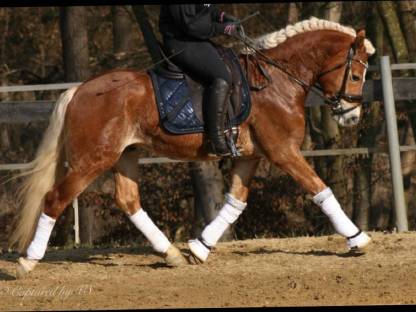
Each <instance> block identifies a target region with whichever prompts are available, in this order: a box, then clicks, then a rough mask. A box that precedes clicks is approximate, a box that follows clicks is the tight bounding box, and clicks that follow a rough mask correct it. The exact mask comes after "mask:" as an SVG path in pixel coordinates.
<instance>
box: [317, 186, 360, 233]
mask: <svg viewBox="0 0 416 312" xmlns="http://www.w3.org/2000/svg"><path fill="white" fill-rule="evenodd" d="M313 201H314V203H315V204H317V205H319V206H320V207H321V209H322V211H323V212H324V213H325V214H326V215H327V216H328V217H329V220H331V222H332V225H333V226H334V228H335V230H336V231H337V232H338V233H339V234H341V235H342V236H345V237H351V236H354V235H356V234H357V233H358V231H359V230H358V228H357V227H356V226H355V225H354V223H352V221H351V220H350V218H348V216H347V215H346V214H345V212H344V211H343V210H342V208H341V206H340V204H339V203H338V201H337V199H336V198H335V196H334V194H333V193H332V191H331V189H330V188H329V187H327V188H326V189H324V190H323V191H322V192H320V193H319V194H317V195H315V196H314V198H313Z"/></svg>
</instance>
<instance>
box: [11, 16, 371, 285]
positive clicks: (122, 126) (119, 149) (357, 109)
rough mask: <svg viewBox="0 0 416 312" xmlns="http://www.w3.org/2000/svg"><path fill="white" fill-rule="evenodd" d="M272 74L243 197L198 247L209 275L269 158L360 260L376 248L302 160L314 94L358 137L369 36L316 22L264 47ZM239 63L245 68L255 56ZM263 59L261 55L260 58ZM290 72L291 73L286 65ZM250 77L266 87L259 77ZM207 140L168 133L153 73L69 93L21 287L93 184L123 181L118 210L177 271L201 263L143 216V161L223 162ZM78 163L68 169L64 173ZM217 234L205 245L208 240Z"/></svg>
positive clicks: (257, 117)
mask: <svg viewBox="0 0 416 312" xmlns="http://www.w3.org/2000/svg"><path fill="white" fill-rule="evenodd" d="M255 44H256V47H257V49H259V51H261V53H262V54H263V55H264V56H266V57H267V58H268V60H272V61H271V62H265V63H264V67H265V69H266V70H267V72H268V73H269V76H270V78H271V83H270V85H269V86H268V87H266V88H263V89H262V90H258V91H252V92H251V94H250V97H251V103H252V108H251V111H250V114H249V116H248V118H247V119H246V121H244V122H243V123H242V124H241V125H240V127H239V136H238V139H237V146H238V147H239V150H240V153H241V155H240V156H239V157H236V158H233V167H232V174H231V176H232V177H231V186H230V189H229V192H228V193H227V194H226V195H225V202H224V206H223V207H222V209H221V210H220V212H219V214H218V216H217V218H216V219H214V221H212V222H211V223H210V224H209V225H207V226H206V227H205V229H204V231H203V232H202V236H201V237H199V238H196V239H193V240H189V241H188V247H189V249H190V254H191V255H192V256H193V258H194V260H197V262H198V263H202V262H204V261H206V259H207V256H208V254H209V252H210V249H211V248H212V247H213V245H215V243H216V241H217V240H218V239H219V237H220V236H221V234H222V233H223V231H224V230H225V228H226V227H227V226H228V225H230V224H232V223H233V222H234V221H235V220H236V219H237V218H238V216H239V215H240V214H241V213H242V211H243V210H244V208H245V206H246V201H247V198H248V194H249V188H250V181H251V180H252V178H253V176H254V174H255V171H256V168H257V166H258V164H259V161H260V159H261V158H263V157H264V158H266V159H268V160H269V161H270V162H271V163H272V164H274V165H276V166H277V167H279V168H280V169H281V170H283V171H284V172H286V173H287V174H289V175H290V176H291V177H292V178H293V179H294V180H295V181H296V182H297V183H298V184H299V185H300V186H302V187H303V189H304V190H305V191H307V192H308V193H309V194H311V195H312V196H313V201H314V202H315V203H316V204H317V205H319V206H320V207H321V209H322V211H323V212H324V213H325V214H326V215H327V216H328V218H329V219H330V221H331V222H332V225H333V226H334V228H335V230H336V232H337V233H338V234H340V235H342V236H344V237H345V238H346V241H347V245H348V247H349V248H350V249H351V250H354V249H355V250H357V249H364V248H366V247H368V245H369V243H370V241H371V238H370V237H369V236H368V235H367V234H366V233H364V232H362V231H360V230H359V229H358V228H357V227H356V226H355V225H354V224H353V223H352V221H351V220H350V219H349V218H348V217H347V216H346V214H345V213H344V211H343V210H342V208H341V207H340V205H339V203H338V201H337V199H336V198H335V196H334V194H333V193H332V191H331V189H330V188H329V187H328V186H327V185H326V184H325V183H324V182H323V181H322V180H321V179H320V178H319V176H318V175H317V174H316V172H315V171H314V170H313V168H312V167H311V166H310V165H309V164H308V162H307V161H306V160H305V158H304V157H303V156H302V154H301V151H300V146H301V144H302V142H303V139H304V135H305V108H304V103H305V100H306V97H307V94H308V93H309V91H310V90H311V89H312V88H313V86H314V85H319V86H320V88H321V90H322V96H323V97H324V98H325V99H327V102H328V103H330V107H331V109H332V111H333V113H334V118H335V120H336V121H337V122H338V124H339V125H340V126H346V127H351V126H354V125H357V123H358V122H359V120H360V116H361V106H360V104H361V102H362V92H363V85H364V82H365V74H366V69H367V66H368V63H367V62H368V57H369V56H370V55H372V54H373V53H374V52H375V49H374V47H373V45H372V44H371V42H370V41H369V40H368V39H367V38H366V37H365V30H364V29H361V30H357V31H356V30H354V29H353V28H350V27H347V26H343V25H341V24H339V23H335V22H330V21H326V20H321V19H317V18H314V17H312V18H310V19H307V20H304V21H301V22H298V23H296V24H294V25H289V26H287V27H286V28H284V29H282V30H280V31H276V32H273V33H269V34H266V35H263V36H261V37H259V38H257V39H256V40H255ZM250 50H251V49H248V51H247V49H246V51H245V52H241V53H240V54H239V55H238V57H239V60H240V62H241V63H242V64H243V63H244V59H245V57H246V56H247V55H246V54H247V53H253V51H252V50H251V52H250ZM254 53H255V52H254ZM277 62H279V64H285V66H286V68H287V70H286V71H285V70H282V69H281V68H279V66H276V65H277ZM251 70H252V69H248V71H249V72H248V74H253V75H255V74H256V73H253V72H250V71H251ZM204 140H205V135H204V134H203V133H195V134H184V135H172V134H171V133H169V132H167V131H165V130H164V129H163V128H162V127H161V125H160V117H159V114H158V111H157V108H156V103H155V95H154V90H153V86H152V82H151V79H150V77H149V74H148V73H147V72H140V71H135V70H128V69H126V70H114V71H111V72H108V73H105V74H102V75H99V76H97V77H95V78H92V79H89V80H87V81H85V82H83V83H82V84H81V85H80V86H78V87H74V88H71V89H69V90H67V91H65V92H63V93H62V94H61V96H60V98H59V99H58V101H57V102H56V105H55V108H54V111H53V113H52V115H51V117H50V123H49V126H48V128H47V130H46V131H45V133H44V136H43V138H42V141H41V144H40V146H39V148H38V150H37V153H36V156H35V160H34V167H33V168H32V169H30V170H28V171H26V172H23V173H22V174H25V175H26V178H25V180H24V182H23V183H22V187H21V189H20V193H19V194H20V196H19V198H20V201H19V205H20V207H21V210H20V214H19V216H18V219H17V220H18V221H17V226H16V228H15V231H14V233H13V235H12V236H11V240H10V244H11V246H13V247H16V249H17V250H18V251H19V252H21V253H22V252H24V251H25V250H26V257H20V258H19V259H18V264H17V276H18V277H22V276H24V275H25V274H27V273H29V272H31V271H32V270H33V269H34V267H35V266H36V264H37V263H38V262H39V260H41V259H42V258H43V256H44V254H45V251H46V248H47V243H48V240H49V237H50V234H51V231H52V228H53V226H54V223H55V221H56V219H57V218H58V217H59V216H60V215H61V214H62V212H63V211H64V209H65V208H66V207H67V206H68V205H69V204H70V203H71V202H72V201H73V200H74V199H75V198H76V197H77V196H78V195H79V194H80V193H81V192H83V191H84V190H85V189H86V188H87V186H88V185H89V184H90V183H92V181H93V180H94V179H95V178H97V177H98V176H99V175H101V174H102V173H103V172H105V171H107V170H110V169H112V170H113V171H114V178H115V200H116V203H117V205H118V206H119V208H120V209H121V210H122V211H123V212H125V213H126V214H127V215H128V216H129V218H130V219H131V221H132V222H133V223H134V224H135V225H136V227H137V228H138V229H139V230H141V231H142V233H143V234H144V235H145V236H146V238H147V239H148V240H149V241H150V242H151V244H152V246H153V249H154V250H155V252H157V253H158V254H160V255H161V256H162V257H164V259H165V260H166V263H167V265H171V266H178V265H183V264H188V263H189V261H190V260H189V259H186V258H185V257H184V255H183V254H182V253H181V252H180V251H179V249H178V248H176V247H175V246H174V245H173V244H172V243H170V242H169V240H168V239H167V238H166V237H165V236H164V234H163V233H162V232H161V231H160V230H159V229H158V228H157V227H156V225H155V224H154V223H153V221H152V220H151V219H150V217H149V216H148V215H147V213H146V212H145V211H144V209H143V208H142V207H141V203H140V196H139V185H138V177H139V171H138V168H137V166H138V157H139V156H138V154H137V153H138V150H140V149H146V150H149V151H152V152H155V153H157V154H160V155H164V156H166V157H169V158H172V159H181V160H187V161H211V160H217V159H219V158H218V157H216V156H215V155H212V154H208V153H207V151H206V149H205V147H204ZM65 162H67V165H68V166H67V167H65V166H64V163H65ZM204 233H205V234H204Z"/></svg>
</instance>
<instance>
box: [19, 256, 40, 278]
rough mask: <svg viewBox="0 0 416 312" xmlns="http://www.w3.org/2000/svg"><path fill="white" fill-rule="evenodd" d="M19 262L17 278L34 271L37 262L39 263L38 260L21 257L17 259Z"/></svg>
mask: <svg viewBox="0 0 416 312" xmlns="http://www.w3.org/2000/svg"><path fill="white" fill-rule="evenodd" d="M17 263H18V264H17V268H16V278H17V279H20V278H23V277H24V276H25V275H27V274H28V273H30V272H32V271H33V269H34V268H35V266H36V264H38V260H31V259H26V258H23V257H20V258H19V259H17Z"/></svg>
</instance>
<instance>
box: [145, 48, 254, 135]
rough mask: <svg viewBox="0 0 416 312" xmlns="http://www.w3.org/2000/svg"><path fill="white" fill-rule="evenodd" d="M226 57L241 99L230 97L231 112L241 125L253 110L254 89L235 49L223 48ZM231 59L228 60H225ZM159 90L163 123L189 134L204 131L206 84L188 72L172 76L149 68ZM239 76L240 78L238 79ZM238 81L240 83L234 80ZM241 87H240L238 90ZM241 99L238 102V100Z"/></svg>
mask: <svg viewBox="0 0 416 312" xmlns="http://www.w3.org/2000/svg"><path fill="white" fill-rule="evenodd" d="M222 53H223V55H222V56H223V58H224V61H226V62H225V63H226V64H227V67H228V68H229V69H230V70H231V72H232V76H233V85H234V87H233V88H234V90H233V93H235V92H238V94H239V96H238V97H235V96H234V97H233V94H232V95H231V98H233V99H236V98H237V99H238V100H234V101H232V100H231V99H229V100H228V104H227V105H228V108H227V111H228V114H229V117H230V119H229V120H230V121H231V124H230V126H231V127H234V126H238V125H240V124H241V123H242V122H243V121H244V120H246V119H247V117H248V115H249V113H250V106H251V103H250V93H249V92H250V91H249V90H250V89H249V85H248V83H247V80H246V78H245V76H244V74H243V72H242V69H241V65H240V62H239V60H238V58H237V56H236V55H235V54H234V52H233V51H232V50H231V49H223V50H222ZM225 58H227V59H225ZM149 74H150V76H151V78H152V82H153V88H154V90H155V96H156V102H157V106H158V110H159V115H160V120H161V124H162V126H163V127H164V129H166V130H167V131H168V132H171V133H174V134H189V133H198V132H204V122H203V113H202V112H203V107H202V105H203V93H204V88H203V86H202V85H200V84H198V83H197V82H195V81H193V80H192V79H190V77H188V76H186V75H179V78H178V75H176V77H175V75H168V74H166V70H165V71H164V72H163V71H158V70H153V69H152V70H149ZM235 77H237V78H238V79H236V78H235ZM235 81H238V82H239V83H238V84H237V85H236V84H235V83H234V82H235ZM236 88H240V90H236ZM236 101H238V103H235V102H236Z"/></svg>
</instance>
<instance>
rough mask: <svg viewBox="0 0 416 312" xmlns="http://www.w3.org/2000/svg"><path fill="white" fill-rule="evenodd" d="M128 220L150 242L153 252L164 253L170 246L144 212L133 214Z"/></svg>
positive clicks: (141, 210)
mask: <svg viewBox="0 0 416 312" xmlns="http://www.w3.org/2000/svg"><path fill="white" fill-rule="evenodd" d="M129 218H130V220H131V222H133V223H134V225H135V226H136V227H137V228H138V229H139V230H140V231H141V232H142V233H143V235H144V236H146V238H147V239H148V240H149V241H150V243H151V244H152V246H153V249H154V250H155V251H157V252H160V253H166V251H167V250H168V248H169V246H170V245H171V244H170V242H169V240H168V239H167V237H166V236H165V234H163V232H162V231H161V230H159V229H158V227H157V226H156V225H155V224H154V223H153V221H152V219H150V218H149V216H148V215H147V213H146V211H144V210H143V209H140V210H139V211H137V212H136V213H135V214H133V215H131V216H129Z"/></svg>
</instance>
